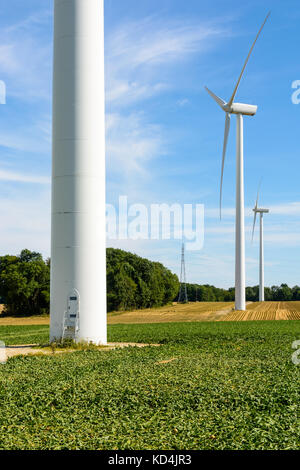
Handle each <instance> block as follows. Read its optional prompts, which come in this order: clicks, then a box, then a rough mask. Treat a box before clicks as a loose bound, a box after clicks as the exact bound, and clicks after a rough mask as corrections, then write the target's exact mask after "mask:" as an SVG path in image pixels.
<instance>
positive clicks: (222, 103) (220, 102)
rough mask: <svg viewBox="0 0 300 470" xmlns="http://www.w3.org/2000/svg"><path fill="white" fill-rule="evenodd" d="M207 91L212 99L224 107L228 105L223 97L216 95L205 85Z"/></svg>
mask: <svg viewBox="0 0 300 470" xmlns="http://www.w3.org/2000/svg"><path fill="white" fill-rule="evenodd" d="M204 88H205V90H206V91H207V93H209V94H210V96H211V97H212V99H213V100H214V101H215V102H216V103H217V104H218V105H219V106H220V107H221V108H222V109H223V107H224V106H225V105H226V103H225V101H224V100H222V98H219V96H217V95H215V94H214V93H213V92H212V91H211V90H209V88H207V87H204Z"/></svg>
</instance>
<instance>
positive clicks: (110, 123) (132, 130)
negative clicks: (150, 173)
mask: <svg viewBox="0 0 300 470" xmlns="http://www.w3.org/2000/svg"><path fill="white" fill-rule="evenodd" d="M163 147H164V143H163V137H162V130H161V128H160V126H158V125H154V124H149V123H147V120H146V119H145V116H144V115H143V114H141V113H132V114H130V115H128V116H127V117H126V118H124V117H123V116H122V115H120V114H117V113H114V114H109V115H108V116H107V146H106V150H107V156H108V168H109V169H110V170H111V171H112V172H114V171H117V172H120V171H122V172H123V173H124V172H125V175H126V174H127V175H128V174H130V173H132V172H138V173H140V174H142V173H144V172H145V163H146V162H147V161H149V160H150V159H152V158H155V157H157V156H158V155H159V154H162V153H163V152H164V150H163ZM125 175H124V176H125Z"/></svg>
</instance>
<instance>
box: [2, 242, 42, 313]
mask: <svg viewBox="0 0 300 470" xmlns="http://www.w3.org/2000/svg"><path fill="white" fill-rule="evenodd" d="M0 296H1V297H2V298H3V299H4V303H5V305H6V312H7V313H9V314H11V315H37V314H41V313H46V312H49V302H50V270H49V266H47V264H46V263H45V262H44V260H43V258H42V255H41V254H40V253H36V252H31V251H29V250H23V251H21V253H20V255H19V256H9V255H6V256H1V257H0Z"/></svg>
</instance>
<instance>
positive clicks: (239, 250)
mask: <svg viewBox="0 0 300 470" xmlns="http://www.w3.org/2000/svg"><path fill="white" fill-rule="evenodd" d="M236 117H237V134H236V221H235V224H236V226H235V309H236V310H246V299H245V293H246V292H245V289H246V287H245V221H244V154H243V143H244V136H243V116H242V115H241V114H237V116H236Z"/></svg>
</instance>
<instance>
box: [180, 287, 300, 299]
mask: <svg viewBox="0 0 300 470" xmlns="http://www.w3.org/2000/svg"><path fill="white" fill-rule="evenodd" d="M186 287H187V295H188V300H189V302H197V301H198V302H233V301H234V296H235V289H234V287H230V288H229V289H220V288H218V287H215V286H211V285H208V284H205V285H200V284H187V285H186ZM176 300H177V298H176ZM246 300H248V301H252V302H258V300H259V286H254V287H246ZM265 300H266V301H275V302H276V301H277V302H278V301H290V300H300V287H299V286H294V287H289V286H288V285H287V284H281V285H280V286H272V287H265Z"/></svg>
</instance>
